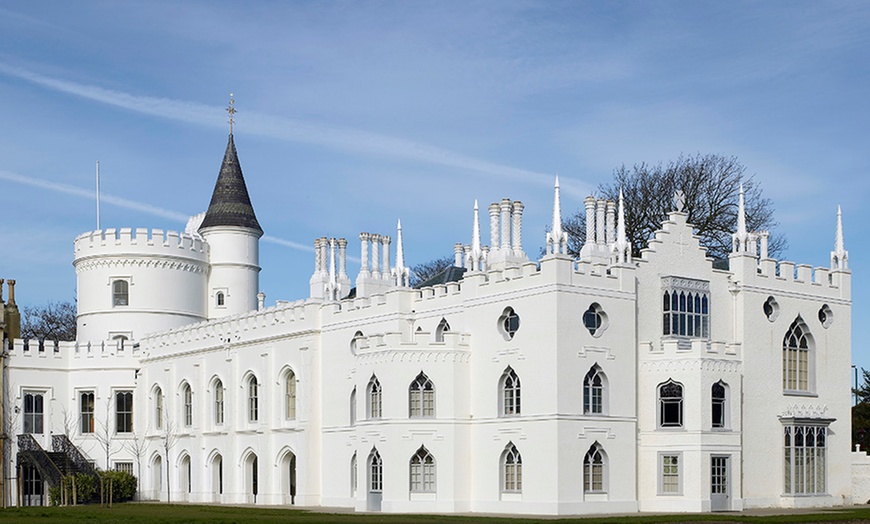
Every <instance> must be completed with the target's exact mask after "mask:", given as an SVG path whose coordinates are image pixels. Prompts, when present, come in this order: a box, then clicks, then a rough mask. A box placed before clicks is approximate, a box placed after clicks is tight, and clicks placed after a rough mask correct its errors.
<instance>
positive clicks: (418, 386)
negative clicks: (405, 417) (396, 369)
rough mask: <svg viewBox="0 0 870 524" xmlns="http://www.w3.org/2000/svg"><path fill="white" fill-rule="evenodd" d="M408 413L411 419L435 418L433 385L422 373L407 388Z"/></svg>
mask: <svg viewBox="0 0 870 524" xmlns="http://www.w3.org/2000/svg"><path fill="white" fill-rule="evenodd" d="M408 412H409V415H410V416H411V417H412V418H420V417H422V418H431V417H434V416H435V384H434V383H433V382H432V380H431V379H429V377H427V376H426V374H425V373H423V372H422V371H420V374H419V375H417V378H415V379H414V381H413V382H411V385H410V386H408Z"/></svg>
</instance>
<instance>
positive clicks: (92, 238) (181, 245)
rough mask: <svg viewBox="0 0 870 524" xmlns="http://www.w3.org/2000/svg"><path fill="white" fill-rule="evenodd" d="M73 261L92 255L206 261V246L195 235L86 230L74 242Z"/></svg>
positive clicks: (164, 232) (127, 229) (151, 231)
mask: <svg viewBox="0 0 870 524" xmlns="http://www.w3.org/2000/svg"><path fill="white" fill-rule="evenodd" d="M74 245H75V259H76V262H78V261H79V260H81V259H83V258H88V257H93V256H122V255H130V256H136V255H144V256H171V257H183V258H188V259H194V260H198V261H201V262H206V261H207V260H208V251H209V248H208V243H207V242H205V241H204V240H203V239H202V237H200V236H199V235H190V234H188V233H179V232H178V231H164V230H162V229H152V230H149V229H146V228H136V229H132V228H129V227H125V228H121V229H115V228H110V229H104V230H98V231H90V232H88V233H83V234H81V235H79V236H78V237H77V238H76V239H75V242H74Z"/></svg>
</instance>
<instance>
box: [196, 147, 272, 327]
mask: <svg viewBox="0 0 870 524" xmlns="http://www.w3.org/2000/svg"><path fill="white" fill-rule="evenodd" d="M199 233H200V234H201V235H202V237H203V238H204V239H205V241H206V242H207V243H208V245H209V274H208V287H207V296H206V302H207V304H208V306H207V311H208V318H218V317H223V316H227V315H234V314H237V313H244V312H246V311H250V310H253V309H256V308H257V293H258V292H259V291H260V289H259V288H260V265H259V264H260V237H262V236H263V230H262V228H260V223H259V222H258V221H257V216H256V215H255V214H254V208H253V206H251V199H250V197H249V196H248V188H247V186H246V185H245V178H244V176H243V175H242V167H241V165H240V164H239V157H238V154H237V153H236V145H235V143H234V142H233V134H232V132H230V136H229V140H228V141H227V150H226V153H224V160H223V164H221V170H220V173H219V174H218V179H217V182H216V183H215V186H214V193H212V197H211V203H210V204H209V206H208V211H206V214H205V218H203V220H202V224H201V225H200V226H199Z"/></svg>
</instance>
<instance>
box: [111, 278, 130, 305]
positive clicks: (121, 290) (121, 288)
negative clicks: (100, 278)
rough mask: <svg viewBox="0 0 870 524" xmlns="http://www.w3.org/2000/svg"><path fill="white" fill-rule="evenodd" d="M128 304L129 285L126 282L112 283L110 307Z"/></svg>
mask: <svg viewBox="0 0 870 524" xmlns="http://www.w3.org/2000/svg"><path fill="white" fill-rule="evenodd" d="M129 304H130V283H129V282H127V281H126V280H115V281H113V282H112V305H113V306H126V305H129Z"/></svg>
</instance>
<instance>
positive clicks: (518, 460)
mask: <svg viewBox="0 0 870 524" xmlns="http://www.w3.org/2000/svg"><path fill="white" fill-rule="evenodd" d="M501 477H502V484H501V490H502V492H503V493H511V492H519V491H522V490H523V457H522V455H520V452H519V450H517V447H516V446H514V444H513V442H508V445H507V446H506V447H505V448H504V451H503V452H502V454H501Z"/></svg>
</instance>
